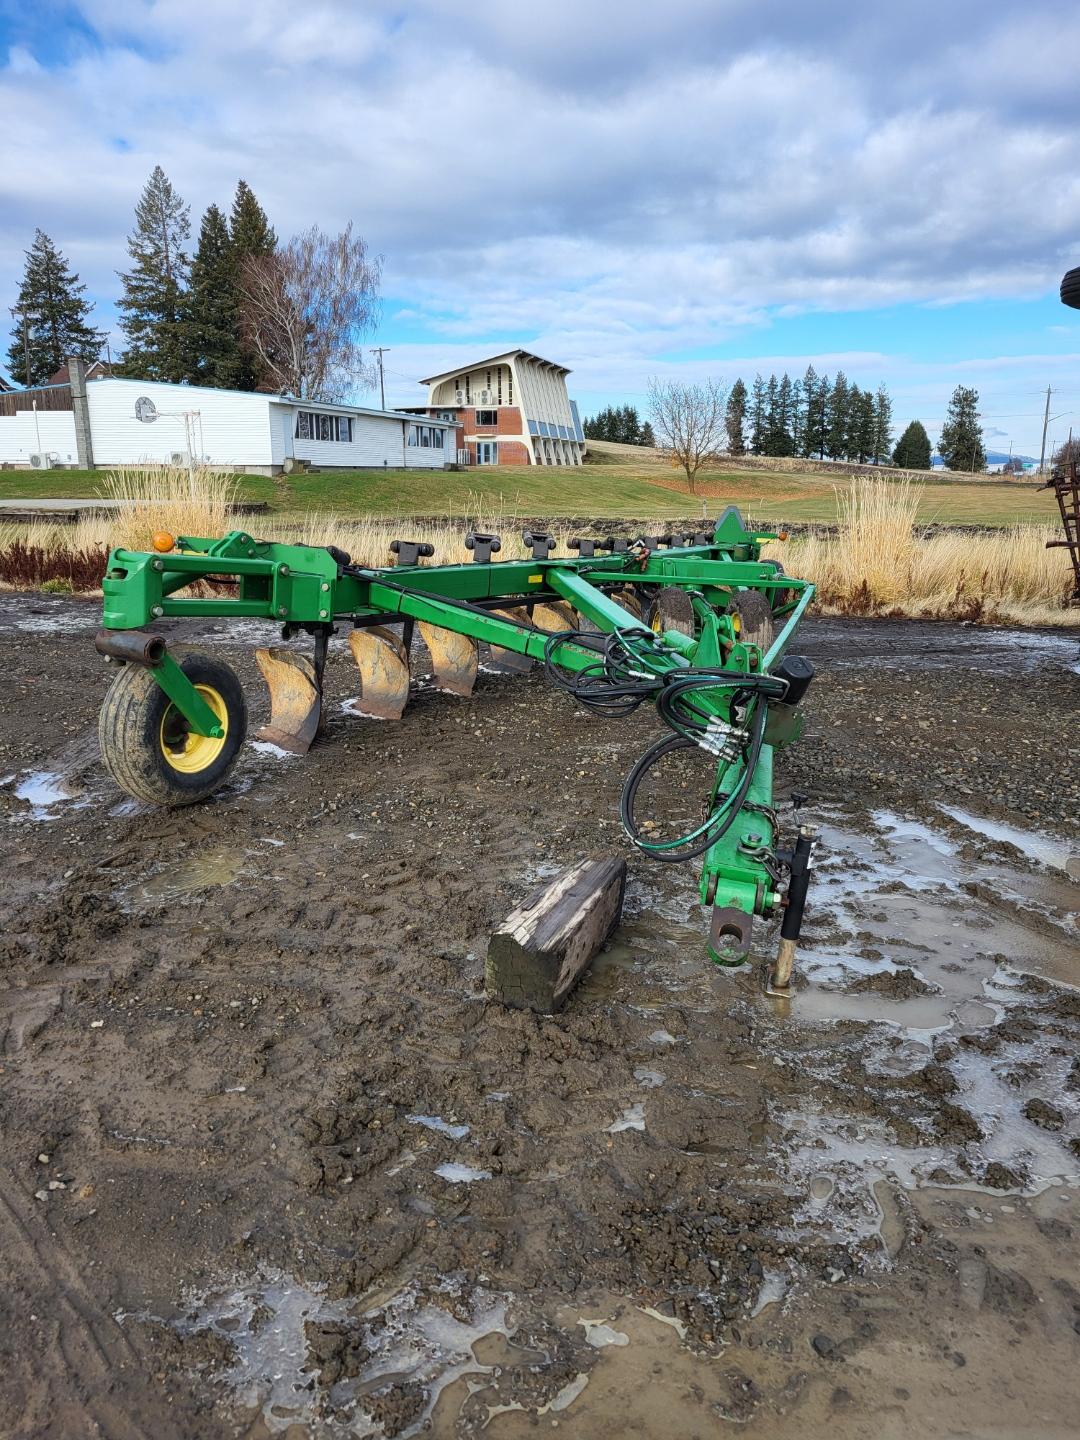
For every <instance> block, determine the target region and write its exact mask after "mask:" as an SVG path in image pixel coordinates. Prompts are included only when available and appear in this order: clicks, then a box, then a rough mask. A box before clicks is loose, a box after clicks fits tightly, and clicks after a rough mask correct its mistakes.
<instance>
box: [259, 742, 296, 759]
mask: <svg viewBox="0 0 1080 1440" xmlns="http://www.w3.org/2000/svg"><path fill="white" fill-rule="evenodd" d="M248 743H249V744H250V746H251V748H252V750H254V751H255V752H256V754H258V755H263V756H265V757H266V758H267V759H269V760H299V759H300V756H299V755H294V754H293V752H292V751H291V750H283V749H282V748H281V746H280V745H275V744H274V743H273V742H272V741H270V740H251V741H249V742H248Z"/></svg>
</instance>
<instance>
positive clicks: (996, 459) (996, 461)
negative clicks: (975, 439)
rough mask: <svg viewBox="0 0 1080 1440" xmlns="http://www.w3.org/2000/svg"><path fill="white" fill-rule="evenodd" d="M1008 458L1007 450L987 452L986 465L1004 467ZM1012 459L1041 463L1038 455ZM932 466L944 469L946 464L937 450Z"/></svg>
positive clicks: (1025, 463) (1022, 462)
mask: <svg viewBox="0 0 1080 1440" xmlns="http://www.w3.org/2000/svg"><path fill="white" fill-rule="evenodd" d="M1008 458H1009V452H1008V451H1007V450H987V452H986V463H987V464H988V465H1004V464H1005V462H1006V460H1008ZM1012 458H1013V459H1014V460H1019V461H1020V462H1021V464H1023V465H1037V464H1038V463H1039V461H1038V456H1036V455H1017V454H1014V455H1013V457H1012ZM930 464H931V465H932V466H933V467H934V469H935V470H942V469H944V466H945V462H944V461H943V460H942V458H941V456H940V455H939V454H938V453H937V451H936V450H935V452H934V454H933V455H932V456H931V457H930Z"/></svg>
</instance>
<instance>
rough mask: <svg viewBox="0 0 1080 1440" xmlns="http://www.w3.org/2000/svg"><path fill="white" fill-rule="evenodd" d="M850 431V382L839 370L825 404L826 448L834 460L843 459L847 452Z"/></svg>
mask: <svg viewBox="0 0 1080 1440" xmlns="http://www.w3.org/2000/svg"><path fill="white" fill-rule="evenodd" d="M847 432H848V383H847V377H846V376H845V374H844V372H843V371H842V370H839V371H838V372H837V375H836V379H835V380H834V381H833V383H832V389H831V390H830V391H829V397H828V401H827V403H826V406H825V437H824V439H825V443H824V447H823V448H824V449H825V450H826V451H827V452H828V454H829V455H830V456H831V458H832V459H833V460H842V459H843V458H844V456H845V455H846V454H847Z"/></svg>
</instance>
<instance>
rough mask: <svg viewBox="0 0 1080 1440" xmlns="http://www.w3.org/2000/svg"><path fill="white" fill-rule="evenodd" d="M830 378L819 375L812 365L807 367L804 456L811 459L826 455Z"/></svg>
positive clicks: (804, 378) (804, 395) (804, 377)
mask: <svg viewBox="0 0 1080 1440" xmlns="http://www.w3.org/2000/svg"><path fill="white" fill-rule="evenodd" d="M828 396H829V377H828V376H827V375H820V376H819V375H818V373H817V371H816V370H815V369H814V367H813V366H812V365H808V366H807V367H806V374H805V375H804V376H803V407H804V417H805V418H804V420H803V443H802V454H803V455H805V456H806V457H807V459H809V458H810V456H811V455H815V454H816V455H817V456H818V458H819V459H823V458H824V455H825V420H826V411H827V408H828Z"/></svg>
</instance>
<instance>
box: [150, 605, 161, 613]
mask: <svg viewBox="0 0 1080 1440" xmlns="http://www.w3.org/2000/svg"><path fill="white" fill-rule="evenodd" d="M150 614H151V615H164V614H165V611H164V610H163V609H162V608H161V606H160V605H151V607H150Z"/></svg>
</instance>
